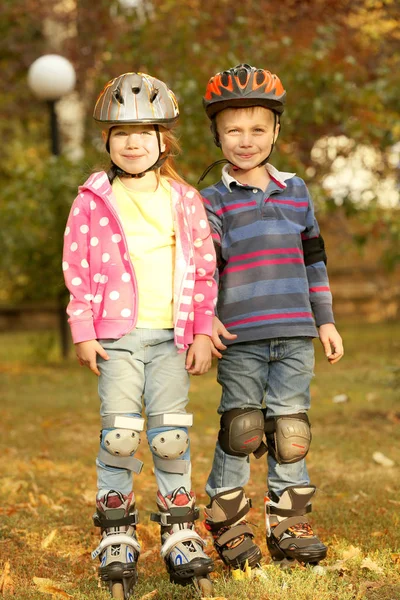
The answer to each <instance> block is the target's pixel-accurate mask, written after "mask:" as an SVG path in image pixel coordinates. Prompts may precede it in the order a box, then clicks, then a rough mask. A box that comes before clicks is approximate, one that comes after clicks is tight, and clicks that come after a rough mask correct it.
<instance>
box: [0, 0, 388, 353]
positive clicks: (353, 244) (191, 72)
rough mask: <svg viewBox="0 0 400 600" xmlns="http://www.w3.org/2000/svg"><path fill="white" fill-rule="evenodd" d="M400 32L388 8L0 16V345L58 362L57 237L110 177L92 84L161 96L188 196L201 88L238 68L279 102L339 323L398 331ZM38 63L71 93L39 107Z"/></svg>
mask: <svg viewBox="0 0 400 600" xmlns="http://www.w3.org/2000/svg"><path fill="white" fill-rule="evenodd" d="M399 17H400V8H399V4H398V1H397V0H301V2H299V1H298V0H280V2H275V1H273V0H247V2H232V1H228V0H207V2H204V1H201V0H186V1H182V0H98V1H97V2H93V1H90V0H60V1H57V0H56V1H55V0H46V1H44V0H12V1H11V0H8V1H6V2H5V3H3V5H2V19H1V24H0V27H1V36H0V66H1V72H2V83H1V84H0V85H1V88H2V91H1V94H0V114H1V120H0V135H1V161H0V184H1V201H0V224H1V225H0V249H1V251H0V331H10V330H13V331H15V330H26V329H40V328H41V329H44V330H46V331H51V332H52V333H51V334H50V337H49V339H48V342H47V343H45V342H44V341H43V337H41V342H40V346H41V352H43V353H45V352H47V350H46V347H47V346H48V349H49V348H50V347H52V346H53V345H54V343H56V344H57V347H58V350H57V351H58V352H59V351H60V349H61V353H62V354H63V355H64V356H65V355H66V354H67V352H68V340H69V333H68V331H67V329H66V327H65V323H66V317H65V305H66V302H67V299H68V297H67V295H66V291H65V289H64V283H63V277H62V271H61V250H62V240H63V231H64V227H65V222H66V218H67V215H68V212H69V208H70V205H71V203H72V201H73V199H74V197H75V195H76V190H77V186H78V185H79V184H81V183H83V181H84V180H85V179H86V178H87V176H88V175H89V174H90V173H91V171H92V170H93V168H94V167H96V166H99V165H100V166H101V165H103V166H104V165H107V162H108V161H107V155H106V154H105V153H104V151H103V148H102V143H101V139H100V135H99V132H98V130H97V129H96V127H95V125H94V122H93V120H92V111H93V107H94V103H95V100H96V97H97V95H98V94H99V92H100V91H101V89H102V87H103V85H104V84H105V83H106V82H107V81H108V80H109V79H111V78H113V77H115V76H117V75H119V74H121V73H123V72H126V71H143V72H147V73H150V74H152V75H154V76H156V77H158V78H160V79H162V80H164V81H166V82H167V83H168V84H169V86H170V87H171V88H172V90H173V91H174V92H175V94H176V95H177V97H178V101H179V104H180V109H181V119H180V126H179V135H180V139H181V144H182V147H183V153H182V154H181V156H180V157H179V159H178V168H179V171H180V172H181V173H182V175H183V176H184V177H185V178H186V179H187V180H188V181H189V182H190V183H192V184H194V185H196V183H197V180H198V178H199V176H200V175H201V173H202V172H203V170H204V169H205V167H206V166H207V165H209V164H210V163H211V162H212V161H214V160H216V159H218V158H220V151H219V150H218V149H217V148H216V147H215V146H214V145H213V142H212V136H211V134H210V132H209V123H208V121H207V118H206V116H205V114H204V111H203V109H202V103H201V99H202V95H203V92H204V90H205V86H206V83H207V81H208V79H209V77H210V76H211V75H213V74H214V73H215V72H217V71H219V70H224V69H227V68H230V67H233V66H235V65H236V64H239V63H241V62H247V63H250V64H252V65H255V66H256V67H262V68H267V69H269V70H270V71H272V72H275V73H277V74H278V75H279V77H280V78H281V80H282V82H283V84H284V86H285V88H286V90H287V109H286V110H285V113H284V116H283V121H282V128H281V134H280V137H279V140H278V144H277V146H276V149H275V150H274V154H273V157H272V162H273V163H274V164H275V165H276V166H277V167H278V168H280V169H282V170H286V171H295V172H296V173H297V174H298V175H299V176H301V177H303V178H304V179H305V181H306V183H307V185H308V186H309V189H310V191H311V193H312V196H313V198H314V201H315V203H316V205H317V207H318V219H319V222H320V226H321V229H322V233H323V236H324V238H325V240H326V246H327V250H328V270H329V274H330V279H331V285H332V289H333V293H334V301H335V313H336V316H337V319H338V320H339V321H340V322H344V321H351V322H352V323H358V322H360V323H361V324H362V323H377V322H381V321H391V320H398V317H399V312H400V281H399V272H400V266H399V265H400V210H399V209H400V202H399V183H400V170H399V168H400V95H399V90H400V19H399ZM48 54H57V55H60V56H62V57H64V58H65V59H67V60H68V61H69V63H68V64H69V65H70V66H71V69H72V74H71V72H70V73H69V74H68V72H67V75H68V77H70V79H71V81H70V83H71V85H70V89H67V88H68V85H67V86H66V88H64V89H61V91H59V92H55V94H54V95H55V97H51V98H49V97H48V96H47V97H38V96H37V90H36V93H35V91H34V89H33V88H34V82H33V81H32V78H31V79H30V80H29V83H28V72H30V73H31V74H32V69H31V67H32V64H33V63H35V61H36V60H37V59H38V58H40V57H42V56H45V55H48ZM30 69H31V71H29V70H30ZM67 71H68V69H67ZM58 75H59V76H60V77H57V76H58ZM68 77H67V78H68ZM60 78H61V79H63V77H61V71H60V72H59V73H58V72H57V69H56V72H55V73H54V81H55V83H56V80H57V79H60ZM38 85H39V88H40V85H41V84H40V82H39V84H38ZM61 87H62V86H61ZM71 90H72V91H71ZM50 96H51V92H50ZM218 176H219V172H218V169H215V170H214V171H213V172H212V173H210V174H209V175H208V176H207V178H206V179H205V181H204V182H203V184H202V185H203V186H205V185H208V184H210V183H211V181H213V180H216V179H217V178H218ZM60 341H61V343H60ZM46 344H47V346H46Z"/></svg>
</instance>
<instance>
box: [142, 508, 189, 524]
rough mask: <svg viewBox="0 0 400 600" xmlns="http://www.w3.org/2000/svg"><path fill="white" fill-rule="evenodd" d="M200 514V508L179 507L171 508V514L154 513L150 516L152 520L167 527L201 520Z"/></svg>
mask: <svg viewBox="0 0 400 600" xmlns="http://www.w3.org/2000/svg"><path fill="white" fill-rule="evenodd" d="M199 514H200V512H199V509H198V508H186V507H184V506H177V507H173V508H170V512H167V513H152V514H151V515H150V520H151V521H154V523H159V524H160V525H163V526H164V527H165V526H167V525H176V524H181V523H193V521H196V519H198V518H199Z"/></svg>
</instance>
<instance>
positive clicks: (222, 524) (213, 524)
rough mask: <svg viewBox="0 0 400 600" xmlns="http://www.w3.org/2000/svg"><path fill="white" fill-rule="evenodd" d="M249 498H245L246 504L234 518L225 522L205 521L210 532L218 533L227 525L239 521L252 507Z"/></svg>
mask: <svg viewBox="0 0 400 600" xmlns="http://www.w3.org/2000/svg"><path fill="white" fill-rule="evenodd" d="M252 506H253V505H252V502H251V498H246V504H245V505H244V506H243V508H241V509H240V510H239V512H237V513H236V515H235V516H234V517H231V518H230V519H226V520H225V521H215V522H214V521H207V526H208V527H210V530H211V531H219V530H220V529H222V527H228V526H229V525H233V523H236V522H237V521H240V520H241V519H242V518H243V517H244V516H245V515H247V513H248V512H249V510H250V509H251V507H252Z"/></svg>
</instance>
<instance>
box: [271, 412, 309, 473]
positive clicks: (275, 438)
mask: <svg viewBox="0 0 400 600" xmlns="http://www.w3.org/2000/svg"><path fill="white" fill-rule="evenodd" d="M265 433H266V438H267V445H268V452H269V453H270V454H271V455H272V456H273V457H274V458H275V460H276V461H277V462H278V463H279V464H290V463H295V462H298V461H299V460H302V459H303V458H305V456H306V455H307V452H308V451H309V449H310V444H311V425H310V421H309V420H308V416H307V414H306V413H299V414H297V415H282V416H279V417H268V418H266V419H265Z"/></svg>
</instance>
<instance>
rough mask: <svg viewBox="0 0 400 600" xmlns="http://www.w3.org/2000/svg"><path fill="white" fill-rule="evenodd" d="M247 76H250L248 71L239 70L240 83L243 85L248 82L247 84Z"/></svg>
mask: <svg viewBox="0 0 400 600" xmlns="http://www.w3.org/2000/svg"><path fill="white" fill-rule="evenodd" d="M247 75H248V73H247V70H246V69H239V70H238V78H239V81H240V83H241V84H242V85H245V84H246V82H247Z"/></svg>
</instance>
